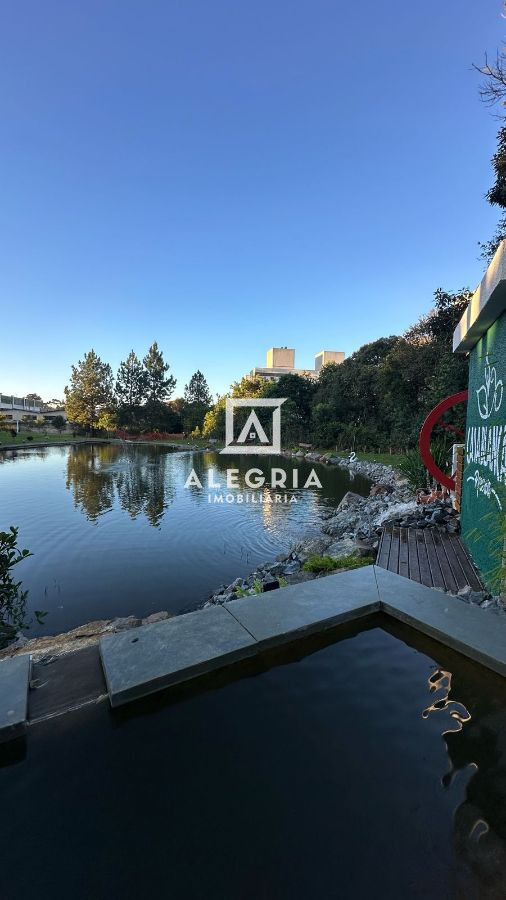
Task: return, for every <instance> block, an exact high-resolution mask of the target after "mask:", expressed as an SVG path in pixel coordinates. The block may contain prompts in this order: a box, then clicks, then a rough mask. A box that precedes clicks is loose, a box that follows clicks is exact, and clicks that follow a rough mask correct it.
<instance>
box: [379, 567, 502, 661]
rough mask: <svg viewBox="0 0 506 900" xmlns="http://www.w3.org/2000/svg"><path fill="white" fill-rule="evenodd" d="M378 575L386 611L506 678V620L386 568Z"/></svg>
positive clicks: (382, 607) (382, 605)
mask: <svg viewBox="0 0 506 900" xmlns="http://www.w3.org/2000/svg"><path fill="white" fill-rule="evenodd" d="M375 573H376V579H377V582H378V589H379V596H380V600H381V609H382V611H383V612H385V613H387V614H389V615H391V616H393V617H394V618H396V619H399V620H400V621H401V622H405V623H406V624H408V625H411V626H413V627H414V628H416V629H418V631H422V632H423V633H424V634H427V635H429V636H430V637H433V638H436V640H439V641H441V643H443V644H445V645H446V646H447V647H451V648H452V649H453V650H458V651H459V652H460V653H463V654H464V655H465V656H468V657H469V658H470V659H474V660H475V661H476V662H479V663H481V664H482V665H485V666H487V668H489V669H492V670H493V671H494V672H498V673H499V674H500V675H506V621H504V619H506V617H504V619H503V618H501V617H499V616H497V615H495V614H494V613H492V612H487V610H484V609H480V608H479V607H476V606H472V605H471V604H468V603H465V602H464V601H463V600H461V599H460V598H458V597H454V596H452V595H451V594H444V593H443V592H442V591H435V590H433V589H432V588H428V587H425V586H424V585H421V584H417V583H416V582H415V581H409V580H408V579H407V578H403V577H402V576H401V575H395V574H394V573H393V572H389V571H387V570H386V569H382V568H379V567H376V566H375ZM399 582H402V583H401V584H400V583H399Z"/></svg>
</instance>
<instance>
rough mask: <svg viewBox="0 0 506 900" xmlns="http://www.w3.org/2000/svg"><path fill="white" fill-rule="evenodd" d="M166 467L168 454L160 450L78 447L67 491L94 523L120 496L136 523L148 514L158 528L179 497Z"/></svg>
mask: <svg viewBox="0 0 506 900" xmlns="http://www.w3.org/2000/svg"><path fill="white" fill-rule="evenodd" d="M166 463H167V451H165V450H164V449H163V448H158V447H149V448H140V447H135V448H129V447H127V448H124V447H121V446H118V445H115V444H97V445H94V446H86V447H74V448H72V450H71V451H70V452H69V455H68V459H67V488H69V489H71V490H72V492H73V495H74V503H75V505H76V507H78V508H80V509H81V510H82V512H83V513H84V514H85V516H86V517H87V518H88V519H90V520H91V521H92V522H94V521H96V519H97V518H98V517H99V516H100V515H102V514H103V513H104V512H107V510H109V509H111V508H112V507H113V505H114V500H115V497H116V496H117V498H118V500H119V503H120V505H121V508H122V509H124V510H125V511H126V512H128V514H129V515H130V516H131V517H132V519H135V518H137V517H138V516H139V515H141V514H144V515H145V516H146V518H147V520H148V522H149V523H150V525H153V526H154V527H157V526H158V525H159V524H160V522H161V520H162V518H163V516H164V513H165V510H166V509H167V506H168V505H169V503H170V502H172V500H173V499H174V495H175V487H174V485H171V484H170V483H169V484H167V483H166V481H167V479H166Z"/></svg>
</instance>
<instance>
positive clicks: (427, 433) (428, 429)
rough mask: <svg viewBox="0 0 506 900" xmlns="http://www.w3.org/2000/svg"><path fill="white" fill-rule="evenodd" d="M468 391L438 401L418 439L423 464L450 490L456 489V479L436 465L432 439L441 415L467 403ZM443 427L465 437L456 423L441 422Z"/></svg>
mask: <svg viewBox="0 0 506 900" xmlns="http://www.w3.org/2000/svg"><path fill="white" fill-rule="evenodd" d="M467 395H468V391H460V392H459V393H458V394H452V396H451V397H446V399H445V400H441V403H438V405H437V406H435V407H434V409H433V410H431V412H430V413H429V415H428V416H427V418H426V419H425V422H424V423H423V425H422V428H421V431H420V438H419V441H418V446H419V448H420V456H421V457H422V460H423V464H424V466H426V468H427V469H428V470H429V472H430V474H431V475H433V476H434V478H435V479H436V481H438V482H439V483H440V484H442V485H443V487H445V488H448V490H449V491H454V490H455V479H454V478H451V476H450V475H445V473H444V472H442V471H441V469H440V468H439V466H437V465H436V463H435V462H434V459H433V458H432V453H431V452H430V439H431V435H432V429H433V428H434V426H435V425H437V423H438V422H439V420H440V418H441V416H442V415H443V414H444V413H445V412H446V411H447V410H448V409H451V407H452V406H456V405H457V403H465V402H466V401H467ZM441 426H442V428H447V429H448V430H449V431H453V432H455V434H458V435H459V436H460V437H463V434H462V432H461V431H460V430H459V429H458V428H455V426H454V425H446V424H445V423H441Z"/></svg>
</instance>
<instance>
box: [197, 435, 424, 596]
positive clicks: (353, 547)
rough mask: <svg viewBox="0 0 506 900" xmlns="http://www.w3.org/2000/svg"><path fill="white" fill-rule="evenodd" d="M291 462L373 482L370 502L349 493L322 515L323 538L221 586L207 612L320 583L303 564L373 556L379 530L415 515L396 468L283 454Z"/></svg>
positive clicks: (312, 539) (411, 497) (300, 544)
mask: <svg viewBox="0 0 506 900" xmlns="http://www.w3.org/2000/svg"><path fill="white" fill-rule="evenodd" d="M282 455H283V456H285V457H287V458H291V459H302V458H304V459H305V460H307V461H308V462H315V463H323V464H325V465H331V466H338V467H340V468H343V469H347V470H348V471H349V472H350V474H352V475H361V476H363V477H364V478H367V479H369V480H370V481H372V482H377V483H376V484H374V485H373V487H372V488H371V495H370V496H369V497H362V495H361V494H356V493H354V492H353V491H348V493H347V494H345V496H344V497H343V498H342V500H341V502H340V503H339V506H338V507H337V508H336V509H335V510H328V511H327V513H326V514H325V515H324V518H325V523H324V525H323V527H322V529H321V531H322V533H321V535H319V536H317V537H315V536H314V535H312V536H311V537H306V538H304V537H302V538H301V540H299V541H297V543H295V544H294V545H293V546H292V547H291V548H290V549H289V550H288V551H287V552H286V553H282V554H280V555H279V556H278V557H276V560H275V561H274V562H267V563H264V564H262V565H259V566H257V568H256V569H255V571H254V572H252V573H251V574H250V575H248V576H247V577H246V578H236V579H235V581H233V582H232V583H231V584H229V585H221V586H220V587H219V588H218V589H217V590H216V591H215V592H214V593H213V594H211V596H210V598H209V600H208V601H207V602H206V603H205V604H204V605H205V606H212V605H214V604H218V603H227V602H228V601H230V600H234V599H236V598H237V597H238V596H245V595H253V594H257V593H260V592H261V591H268V590H273V589H275V588H277V587H278V586H279V585H280V580H281V585H285V584H298V583H299V582H301V581H310V580H312V579H313V578H319V577H322V576H320V575H316V574H315V573H312V572H306V571H304V568H303V566H304V563H305V562H307V560H308V559H309V557H310V556H333V557H335V558H337V559H339V558H342V557H343V556H348V555H350V554H355V555H358V556H373V557H374V556H375V554H376V551H377V548H378V541H379V534H380V532H381V529H380V527H379V526H380V525H382V524H383V523H384V522H385V521H390V520H393V519H398V518H399V517H405V516H406V515H408V514H410V513H414V511H415V510H416V509H417V503H416V499H415V497H414V495H413V493H412V492H411V491H410V490H409V488H407V486H406V483H405V481H404V480H403V479H401V478H400V477H399V475H398V474H397V472H396V471H395V469H394V468H393V467H392V466H388V465H383V464H382V463H375V462H362V461H360V460H354V461H353V462H351V461H350V460H349V459H347V458H346V457H342V456H330V457H329V456H322V455H320V454H319V453H313V452H309V453H304V452H303V451H301V450H299V451H297V452H290V451H285V452H284V453H283V454H282Z"/></svg>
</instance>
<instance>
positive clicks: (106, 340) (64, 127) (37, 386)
mask: <svg viewBox="0 0 506 900" xmlns="http://www.w3.org/2000/svg"><path fill="white" fill-rule="evenodd" d="M505 34H506V22H505V21H504V19H502V18H501V2H500V0H480V2H479V3H478V2H476V0H445V2H444V3H442V2H441V0H425V2H424V3H423V4H420V3H415V2H408V0H390V2H388V3H386V4H385V3H382V4H380V3H378V2H373V0H362V2H356V3H351V2H350V3H345V2H341V3H339V2H338V0H255V2H254V3H252V2H245V0H212V2H210V0H144V2H142V3H141V2H140V0H136V2H132V0H108V2H107V3H104V2H103V0H86V3H84V2H81V3H79V4H76V3H68V2H67V0H61V2H54V0H45V2H44V3H40V2H38V0H37V2H34V0H27V2H22V3H18V4H5V5H4V6H3V9H2V23H1V29H0V60H1V62H0V104H1V111H0V173H1V175H0V185H1V187H0V198H1V200H0V307H1V321H2V326H3V327H2V329H1V332H2V340H1V342H0V390H1V391H2V392H13V391H15V392H18V393H26V392H28V391H31V390H36V391H39V392H40V393H41V394H42V395H43V396H44V397H45V398H50V397H53V396H60V395H61V394H62V391H63V387H64V385H65V384H66V382H67V380H68V373H69V370H70V365H71V363H72V362H75V361H76V360H77V359H79V358H80V357H82V355H83V353H84V352H85V351H86V350H88V349H90V347H92V346H93V347H94V348H95V350H96V351H97V352H98V353H99V354H100V355H101V356H102V358H103V359H105V360H107V361H109V362H110V363H111V365H112V366H113V368H114V369H116V368H117V366H118V363H119V362H120V360H121V359H123V358H124V357H125V356H126V355H127V353H128V351H129V350H130V349H131V348H132V347H133V348H134V349H135V350H136V351H137V353H138V354H139V355H140V356H142V355H143V354H144V353H145V352H146V349H147V347H148V345H149V344H150V343H151V342H152V341H153V340H154V339H156V340H158V343H159V345H160V346H161V347H162V349H163V350H164V353H165V356H166V358H167V361H168V362H170V364H171V367H172V371H173V373H174V374H175V375H176V377H177V378H178V386H177V389H176V393H175V395H174V396H176V395H178V394H180V393H182V390H183V387H184V384H185V382H186V381H188V379H189V377H190V375H191V373H192V372H193V371H194V370H195V369H197V368H200V369H201V370H202V371H203V372H204V373H205V375H206V376H207V378H208V381H209V383H210V386H211V388H212V390H213V391H223V390H225V389H226V388H227V387H228V385H229V384H230V382H231V381H232V380H234V379H235V378H237V377H239V376H241V375H242V374H244V373H245V372H246V371H248V370H249V369H250V368H252V367H253V366H254V365H262V364H263V363H264V358H265V350H266V349H267V348H268V347H270V346H272V345H275V346H276V345H285V344H286V345H288V346H293V347H295V348H296V349H297V356H296V361H297V364H298V365H300V366H310V365H312V361H313V356H314V353H315V352H317V351H318V350H321V349H323V348H325V349H335V350H344V351H345V352H346V353H347V354H349V353H351V352H353V350H355V349H357V348H358V347H359V346H360V345H361V344H363V343H365V342H367V341H370V340H374V339H375V338H377V337H379V336H381V335H388V334H392V333H400V332H402V331H403V330H404V329H405V328H406V327H407V326H408V325H409V324H410V323H411V322H413V321H414V320H415V319H416V318H417V317H418V316H419V314H421V313H422V312H424V311H426V310H427V309H428V308H429V307H430V305H431V298H432V293H433V291H434V289H435V288H437V287H438V286H443V287H445V288H446V289H448V290H454V289H458V288H459V287H461V286H463V285H469V286H472V287H474V286H475V285H476V283H477V282H478V281H479V280H480V278H481V274H482V271H483V263H482V262H481V261H480V260H479V259H478V256H479V249H478V246H477V242H478V241H479V240H487V239H488V238H489V237H490V236H491V233H492V231H493V229H494V225H495V221H496V219H497V218H498V213H497V212H496V211H494V210H493V209H492V208H491V207H489V206H488V205H487V203H486V201H485V200H484V194H485V192H486V190H487V189H488V187H489V186H490V183H491V178H492V176H491V169H490V162H489V160H490V157H491V155H492V153H493V151H494V147H495V135H496V131H497V128H498V123H497V120H495V119H494V117H493V115H492V114H491V113H490V111H489V110H488V109H487V108H486V107H485V106H483V104H481V103H480V100H479V97H478V83H479V77H478V76H477V74H476V73H475V72H474V71H473V70H472V68H471V66H472V63H473V62H476V63H480V62H481V61H482V59H483V55H484V52H485V51H488V52H489V53H492V54H493V53H495V50H496V48H497V47H498V45H499V44H500V43H501V41H502V39H503V36H504V35H505Z"/></svg>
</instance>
